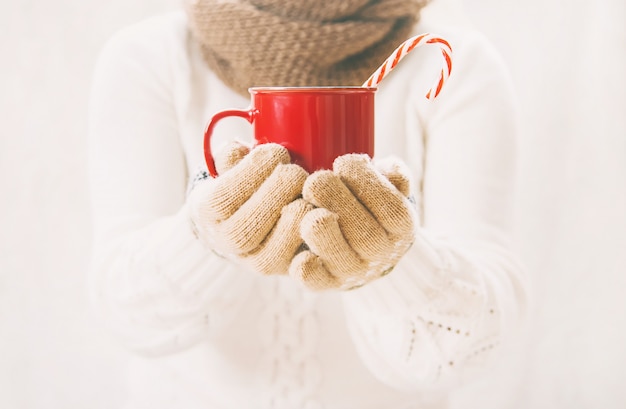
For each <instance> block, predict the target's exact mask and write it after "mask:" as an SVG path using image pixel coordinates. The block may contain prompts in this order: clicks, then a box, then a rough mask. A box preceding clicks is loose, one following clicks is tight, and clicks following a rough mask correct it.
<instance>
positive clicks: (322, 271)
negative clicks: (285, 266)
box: [289, 250, 341, 291]
mask: <svg viewBox="0 0 626 409" xmlns="http://www.w3.org/2000/svg"><path fill="white" fill-rule="evenodd" d="M289 275H290V276H291V277H293V278H295V279H296V280H298V281H300V282H302V283H303V284H304V285H305V286H306V287H307V288H309V289H310V290H314V291H322V290H330V289H334V288H338V287H340V286H341V282H340V281H339V280H338V279H337V277H335V276H333V275H332V274H331V273H330V272H329V271H328V270H327V269H326V267H325V266H324V264H323V263H322V260H321V259H320V258H319V257H318V256H316V255H315V254H313V253H312V252H310V251H308V250H305V251H303V252H301V253H298V254H297V255H296V256H295V257H294V258H293V260H292V262H291V265H290V266H289Z"/></svg>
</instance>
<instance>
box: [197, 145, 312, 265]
mask: <svg viewBox="0 0 626 409" xmlns="http://www.w3.org/2000/svg"><path fill="white" fill-rule="evenodd" d="M216 165H217V169H218V173H219V174H220V175H219V176H218V177H217V178H214V179H213V178H208V179H206V180H205V181H203V182H201V183H199V184H198V185H197V186H195V187H194V188H193V190H192V191H191V193H190V194H189V199H188V200H189V207H190V215H191V220H192V224H193V227H194V230H195V232H196V235H197V236H198V238H199V239H200V240H201V241H202V242H203V243H204V244H205V245H206V246H207V247H209V248H211V249H213V250H214V251H216V252H217V253H219V254H222V255H224V256H225V257H227V258H229V259H233V258H234V259H237V260H238V261H243V262H244V263H245V264H247V265H249V266H251V267H252V268H253V269H254V270H256V271H258V272H260V273H263V274H287V271H288V268H289V264H290V263H291V260H292V259H293V257H294V256H295V254H296V252H297V251H298V250H299V249H300V247H301V245H302V239H301V238H300V232H299V229H300V221H301V220H302V218H303V217H304V215H305V214H306V213H307V212H308V211H309V210H311V208H312V206H311V205H310V204H308V203H307V202H306V201H304V200H303V199H302V198H301V197H300V196H301V194H302V186H303V185H304V182H305V180H306V178H307V176H308V173H307V172H306V171H305V170H304V169H303V168H302V167H300V166H298V165H295V164H291V163H290V157H289V153H288V152H287V150H286V149H285V148H284V147H282V146H280V145H278V144H271V143H268V144H262V145H258V146H257V147H255V148H253V149H251V150H250V149H249V148H248V147H246V146H245V145H242V144H240V143H238V142H234V143H232V144H231V145H230V146H229V148H228V149H227V150H226V152H225V153H223V154H221V155H217V156H216Z"/></svg>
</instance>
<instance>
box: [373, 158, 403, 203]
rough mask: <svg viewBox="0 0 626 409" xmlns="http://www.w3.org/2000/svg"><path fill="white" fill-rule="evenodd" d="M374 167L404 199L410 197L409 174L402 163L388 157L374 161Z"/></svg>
mask: <svg viewBox="0 0 626 409" xmlns="http://www.w3.org/2000/svg"><path fill="white" fill-rule="evenodd" d="M374 166H375V168H376V169H377V170H378V171H379V172H380V173H381V174H382V175H383V176H384V177H386V178H387V180H389V181H390V182H391V184H392V185H394V186H395V188H396V189H398V191H399V192H400V193H402V195H403V196H404V197H409V196H410V195H411V182H410V180H411V177H410V175H411V172H410V170H409V168H408V167H407V166H406V165H405V164H404V163H403V162H402V161H400V160H399V159H397V158H394V157H393V156H389V157H386V158H384V159H381V160H377V161H375V162H374Z"/></svg>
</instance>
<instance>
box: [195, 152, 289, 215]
mask: <svg viewBox="0 0 626 409" xmlns="http://www.w3.org/2000/svg"><path fill="white" fill-rule="evenodd" d="M290 160H291V159H290V157H289V153H288V152H287V149H285V148H284V147H283V146H281V145H278V144H273V143H267V144H262V145H259V146H257V147H255V148H254V149H252V150H251V151H250V153H249V154H248V155H246V156H245V157H244V158H243V159H242V160H241V161H239V163H237V164H236V165H235V166H234V167H232V168H231V169H230V170H228V171H227V172H224V173H223V174H221V175H220V176H219V177H217V178H216V179H215V180H214V181H213V183H211V185H210V186H211V192H210V194H209V195H208V196H207V198H206V204H205V208H206V211H205V212H204V213H205V217H206V222H208V223H217V222H221V221H223V220H225V219H228V218H229V217H230V216H232V215H233V214H234V213H235V212H236V211H237V210H238V209H239V208H240V207H241V206H242V205H243V204H244V203H245V202H246V201H247V200H248V199H249V198H250V197H251V196H252V195H253V194H254V192H256V191H257V190H258V189H259V187H260V186H261V185H262V184H263V182H265V180H266V179H267V178H268V177H269V176H270V175H271V174H272V172H273V171H274V169H275V168H276V167H277V166H278V165H279V164H286V163H289V162H290Z"/></svg>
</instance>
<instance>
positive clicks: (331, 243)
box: [300, 208, 366, 282]
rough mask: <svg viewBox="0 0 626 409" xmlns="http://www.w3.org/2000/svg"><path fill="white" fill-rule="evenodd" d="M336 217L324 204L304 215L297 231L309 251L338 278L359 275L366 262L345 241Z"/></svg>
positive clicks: (342, 279) (340, 279)
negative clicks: (323, 206)
mask: <svg viewBox="0 0 626 409" xmlns="http://www.w3.org/2000/svg"><path fill="white" fill-rule="evenodd" d="M338 220H339V217H338V216H337V215H336V214H334V213H332V212H330V211H329V210H327V209H324V208H317V209H314V210H312V211H310V212H309V213H308V214H307V215H306V216H304V218H303V220H302V223H301V225H300V234H301V235H302V238H303V239H304V242H305V243H306V244H307V246H309V248H310V249H311V251H312V252H313V253H314V254H316V255H317V256H318V257H319V258H320V260H322V262H323V263H324V266H325V267H326V269H327V270H328V271H329V272H330V273H331V274H332V275H334V276H335V277H337V278H338V279H339V281H341V282H343V281H344V280H345V279H346V278H348V277H354V276H355V275H357V276H358V275H359V272H361V271H363V270H364V265H365V264H366V263H365V262H364V261H363V260H362V259H361V258H360V257H359V255H358V254H357V253H356V252H355V251H354V250H353V249H352V247H350V245H349V244H348V243H347V242H346V239H345V238H344V236H343V234H342V233H341V229H340V228H339V223H338Z"/></svg>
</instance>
